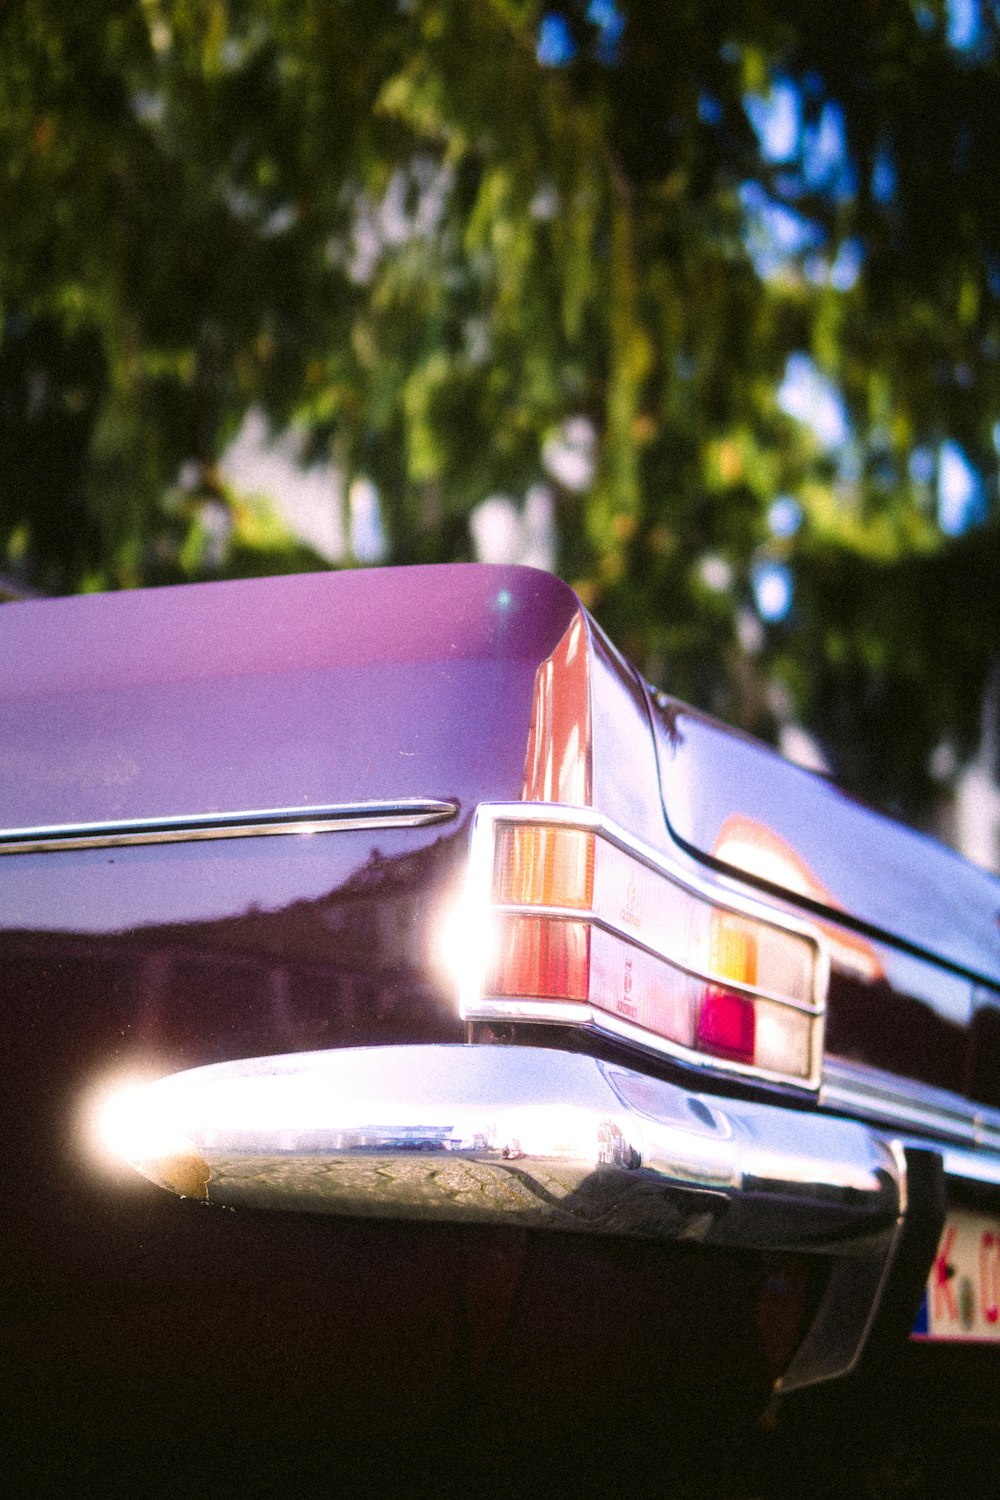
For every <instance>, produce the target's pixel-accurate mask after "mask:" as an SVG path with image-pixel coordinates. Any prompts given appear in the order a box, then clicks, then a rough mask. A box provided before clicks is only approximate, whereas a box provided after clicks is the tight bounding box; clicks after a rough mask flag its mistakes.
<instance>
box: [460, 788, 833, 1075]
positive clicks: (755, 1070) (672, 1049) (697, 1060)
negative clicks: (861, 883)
mask: <svg viewBox="0 0 1000 1500" xmlns="http://www.w3.org/2000/svg"><path fill="white" fill-rule="evenodd" d="M510 825H520V826H535V827H539V828H563V829H569V830H578V831H580V832H584V833H588V834H592V835H593V836H594V838H595V840H599V841H603V843H604V844H605V845H607V846H609V847H610V848H611V849H613V850H616V851H618V853H619V854H623V855H625V856H627V857H628V858H629V859H630V860H633V861H635V862H636V869H637V873H638V871H639V870H640V869H641V870H642V872H643V877H644V878H646V879H648V877H649V875H651V876H652V877H653V878H654V879H659V880H662V881H663V882H665V884H664V887H663V890H664V895H665V896H666V895H667V894H668V893H669V894H670V895H671V896H673V898H674V899H675V900H676V899H677V893H681V894H682V896H686V897H688V898H693V899H694V900H695V901H701V902H705V903H708V905H709V907H710V908H711V909H712V911H713V912H716V911H717V912H719V913H726V914H731V915H732V916H734V917H736V918H742V919H745V920H746V921H748V922H749V923H752V924H760V925H761V926H762V927H763V928H765V929H768V930H774V931H776V932H777V933H779V934H781V933H784V934H787V935H789V936H790V937H793V938H797V939H800V940H803V941H804V942H806V943H807V944H808V945H809V948H810V950H811V953H812V982H811V986H810V993H809V995H808V997H807V998H806V999H802V1000H799V999H794V998H792V997H789V996H787V995H782V994H778V993H775V992H774V991H773V990H768V989H763V988H760V987H758V986H757V985H755V984H749V983H741V982H737V981H735V980H729V979H726V980H725V981H724V985H725V989H726V990H727V991H731V992H732V993H733V994H734V995H736V996H745V997H746V998H747V999H748V1000H749V1001H751V1002H754V1003H755V1004H757V1003H760V1004H762V1005H764V1006H770V1007H774V1006H779V1007H785V1008H787V1009H788V1010H791V1011H796V1012H798V1013H800V1014H803V1015H805V1016H807V1017H808V1018H809V1020H808V1031H809V1038H808V1057H809V1060H808V1067H807V1069H806V1071H805V1072H804V1073H802V1074H798V1073H792V1072H786V1071H782V1070H780V1069H775V1068H770V1067H763V1066H761V1065H759V1064H757V1063H756V1062H746V1061H739V1060H736V1059H735V1058H729V1057H725V1056H720V1055H717V1054H715V1053H709V1052H706V1051H701V1050H699V1049H698V1047H697V1046H696V1045H684V1044H682V1043H681V1042H679V1041H675V1040H672V1039H670V1038H668V1037H665V1036H662V1035H660V1034H658V1033H657V1032H655V1031H652V1030H650V1029H648V1028H647V1027H646V1026H643V1025H637V1024H636V1023H635V1022H634V1021H633V1020H630V1019H628V1018H627V1017H626V1016H624V1015H622V1014H616V1013H615V1011H613V1010H611V1009H609V1008H607V1005H606V1003H605V1004H597V1003H595V999H594V996H593V994H592V992H591V995H590V997H589V998H588V999H586V1000H581V999H550V998H545V997H539V996H531V995H527V996H526V995H523V994H518V995H514V994H493V993H488V992H487V986H486V980H487V970H488V967H489V962H490V960H489V952H490V947H491V943H492V942H494V941H495V932H496V927H497V920H498V918H504V917H523V918H538V917H541V918H544V919H546V920H547V921H552V922H575V923H580V922H584V923H586V924H587V925H588V929H589V931H590V932H591V933H595V934H607V935H609V936H610V937H611V938H613V939H617V940H618V941H620V942H623V943H625V944H627V945H629V947H630V948H631V949H632V950H634V951H635V952H636V953H637V954H639V955H646V957H647V959H652V960H654V961H655V962H658V963H662V964H665V965H666V966H667V967H668V968H669V969H670V970H671V971H673V972H674V973H676V974H680V975H684V976H687V977H688V978H690V979H693V980H694V981H695V982H696V983H699V982H700V983H703V984H704V985H705V986H712V985H718V984H719V983H720V981H719V979H718V976H717V975H713V974H712V973H711V972H709V971H708V970H706V969H705V967H704V965H703V964H701V963H700V962H698V961H693V955H692V954H691V953H690V952H684V951H680V945H679V944H677V943H675V944H673V945H667V944H665V943H664V942H663V941H662V940H659V939H654V940H653V941H649V940H648V935H640V932H639V931H638V930H637V929H636V926H635V924H634V922H631V923H630V922H626V921H624V920H623V919H622V914H620V913H616V912H614V911H609V910H598V909H596V904H595V903H596V896H597V892H596V890H595V892H594V894H593V896H592V897H591V901H590V904H589V905H588V906H579V905H574V906H571V907H570V906H558V905H545V904H542V903H540V902H538V901H535V902H532V903H530V904H529V903H518V902H509V901H508V902H499V901H497V899H496V897H495V895H494V865H495V858H496V850H497V843H498V835H499V833H500V832H501V831H502V830H504V829H505V828H507V827H509V826H510ZM463 905H464V922H465V925H466V931H467V933H471V934H473V942H472V944H471V945H470V946H471V949H472V952H473V954H474V957H473V959H472V961H471V962H468V963H466V964H465V965H464V966H463V967H462V970H461V973H460V981H459V1005H460V1011H461V1015H462V1018H463V1019H464V1020H466V1021H469V1022H482V1021H485V1022H489V1021H493V1022H497V1021H499V1022H505V1023H512V1022H540V1023H547V1024H557V1025H561V1026H576V1027H581V1028H583V1029H585V1030H587V1031H590V1032H592V1033H594V1034H595V1035H598V1036H603V1037H611V1038H615V1039H617V1040H620V1041H624V1042H626V1043H628V1044H629V1045H630V1046H631V1047H638V1048H640V1049H642V1050H645V1051H647V1052H650V1053H654V1054H657V1055H660V1056H666V1057H669V1058H671V1059H674V1060H675V1061H677V1062H679V1063H682V1064H684V1065H687V1066H690V1067H693V1068H696V1069H698V1070H700V1071H703V1072H709V1073H719V1074H722V1075H729V1076H734V1075H735V1076H738V1077H742V1078H745V1079H748V1080H753V1081H754V1082H758V1083H769V1084H780V1085H782V1086H784V1087H790V1088H794V1089H797V1090H800V1091H802V1092H808V1093H815V1092H816V1091H817V1090H818V1089H819V1086H820V1082H821V1075H822V1065H823V1032H824V1021H825V1015H826V998H827V991H828V987H829V975H830V954H829V947H828V944H827V941H826V938H825V936H824V934H823V932H822V930H821V929H820V927H819V926H818V925H817V924H816V923H814V922H809V921H806V920H804V919H802V918H799V917H797V916H794V915H792V914H790V913H788V912H786V911H785V910H783V909H780V908H777V907H774V906H771V905H769V904H768V903H766V902H764V901H762V900H758V899H755V898H754V897H751V896H747V895H744V894H743V893H742V892H739V891H735V890H733V889H731V888H729V886H728V885H723V884H722V883H721V882H717V881H714V880H710V879H706V878H704V877H701V876H699V875H698V874H696V873H694V872H692V871H690V870H688V869H686V868H685V869H682V868H680V867H679V866H678V865H676V864H674V863H673V862H671V861H670V860H669V859H668V858H666V857H664V855H663V854H662V853H661V852H660V851H658V850H656V849H653V848H652V847H650V846H649V845H648V844H646V843H644V842H643V841H642V840H640V839H637V838H635V837H634V836H633V835H632V834H630V833H628V832H627V831H626V830H625V829H623V828H621V827H619V826H618V825H616V824H615V823H613V822H612V821H611V820H610V819H608V818H607V817H605V816H604V815H603V814H601V813H599V812H596V811H595V810H594V809H593V808H588V807H574V806H568V805H565V804H560V803H538V802H530V803H528V802H514V803H483V804H480V806H479V807H478V808H477V810H476V814H475V817H474V820H473V825H472V833H471V845H470V859H469V873H468V884H467V891H466V896H465V900H464V903H463Z"/></svg>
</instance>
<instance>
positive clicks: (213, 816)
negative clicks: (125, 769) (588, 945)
mask: <svg viewBox="0 0 1000 1500" xmlns="http://www.w3.org/2000/svg"><path fill="white" fill-rule="evenodd" d="M457 812H458V804H457V803H456V802H446V801H442V800H440V799H438V798H433V797H420V798H401V799H398V800H394V801H384V802H347V803H337V804H331V805H330V806H320V807H271V808H264V809H255V810H253V811H250V812H228V813H187V814H181V815H179V816H173V817H164V818H129V819H125V820H123V821H121V822H107V823H70V824H62V825H60V824H53V825H49V826H45V827H41V828H4V829H0V855H3V854H55V853H60V852H63V851H65V850H69V849H115V848H121V847H124V846H127V845H130V844H181V843H188V842H190V841H191V840H196V839H241V838H262V837H270V836H272V835H275V834H310V833H336V832H346V831H347V830H349V829H359V828H419V827H422V826H423V825H425V824H428V823H441V822H443V821H445V820H446V819H447V818H453V817H454V816H455V814H456V813H457Z"/></svg>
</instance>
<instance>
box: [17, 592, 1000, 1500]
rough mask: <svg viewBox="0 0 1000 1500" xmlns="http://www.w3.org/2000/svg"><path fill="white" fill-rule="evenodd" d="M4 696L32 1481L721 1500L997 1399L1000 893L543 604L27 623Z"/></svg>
mask: <svg viewBox="0 0 1000 1500" xmlns="http://www.w3.org/2000/svg"><path fill="white" fill-rule="evenodd" d="M0 696H2V702H3V711H2V714H0V855H3V856H4V857H3V858H2V859H0V952H2V965H0V975H2V984H3V993H4V1038H5V1041H4V1047H3V1054H2V1055H3V1099H4V1108H5V1111H6V1128H5V1132H4V1166H3V1186H4V1199H5V1204H6V1211H5V1219H6V1229H7V1236H6V1237H7V1246H6V1248H5V1250H4V1253H3V1256H2V1258H0V1277H2V1282H3V1320H2V1329H0V1368H2V1371H3V1386H4V1389H3V1409H4V1412H5V1426H6V1429H7V1436H6V1439H5V1442H6V1444H7V1445H8V1449H9V1455H8V1466H9V1467H8V1469H7V1472H11V1473H12V1472H14V1471H15V1468H16V1472H18V1473H19V1475H20V1476H21V1483H22V1484H27V1486H28V1489H29V1490H30V1489H31V1487H32V1486H34V1488H35V1489H37V1490H38V1491H39V1492H42V1491H46V1487H48V1488H49V1489H51V1490H52V1492H59V1493H61V1492H67V1493H68V1492H74V1493H75V1492H76V1490H77V1489H82V1488H84V1487H85V1486H84V1480H83V1477H82V1476H84V1475H87V1476H90V1478H92V1479H93V1478H95V1477H96V1478H97V1479H99V1481H100V1483H101V1484H102V1486H103V1488H104V1490H105V1492H108V1489H109V1486H113V1484H114V1483H117V1482H120V1483H121V1484H122V1485H123V1486H124V1487H125V1488H126V1489H127V1490H128V1492H129V1493H136V1494H138V1493H164V1494H172V1493H175V1492H177V1493H180V1492H183V1493H185V1494H190V1493H193V1492H194V1491H193V1489H192V1485H193V1483H194V1481H195V1479H198V1480H203V1481H204V1482H205V1483H206V1485H207V1487H208V1488H209V1489H212V1492H213V1493H221V1492H223V1490H224V1489H225V1486H226V1485H232V1486H233V1487H234V1491H235V1492H238V1493H241V1494H243V1493H250V1492H251V1491H253V1487H254V1485H255V1484H259V1485H260V1486H261V1492H262V1493H264V1492H266V1493H275V1492H279V1491H280V1488H281V1486H280V1483H279V1482H278V1480H276V1478H275V1476H276V1475H281V1476H284V1478H285V1479H287V1480H288V1483H289V1485H291V1483H292V1479H291V1477H290V1476H293V1475H297V1476H298V1478H297V1479H296V1481H295V1482H296V1484H298V1485H299V1486H300V1487H301V1484H302V1483H304V1482H305V1480H306V1479H312V1480H315V1481H316V1482H317V1484H318V1485H319V1486H320V1487H323V1488H324V1489H325V1491H326V1492H329V1490H330V1486H332V1485H333V1484H334V1482H335V1481H336V1482H339V1483H341V1484H343V1485H347V1487H350V1485H349V1482H348V1481H349V1479H351V1477H352V1476H353V1480H356V1482H357V1484H358V1485H359V1486H360V1485H361V1484H362V1483H364V1484H365V1485H366V1486H368V1488H369V1489H370V1488H371V1487H372V1486H373V1484H374V1485H375V1486H376V1487H377V1483H378V1478H379V1476H381V1478H382V1479H383V1480H385V1481H386V1482H387V1483H388V1479H389V1476H391V1475H393V1474H397V1475H398V1474H399V1473H400V1472H405V1474H406V1475H407V1480H406V1489H407V1492H409V1493H418V1492H420V1490H421V1485H425V1487H426V1488H427V1492H428V1493H441V1492H442V1480H441V1477H440V1476H441V1474H442V1472H443V1469H442V1464H443V1463H445V1461H447V1463H448V1464H449V1465H457V1466H458V1467H457V1470H456V1471H455V1472H462V1473H467V1474H471V1473H472V1472H473V1471H474V1470H475V1472H476V1473H477V1476H478V1477H477V1479H476V1484H477V1485H478V1487H479V1491H480V1493H485V1492H489V1491H490V1485H492V1486H493V1489H494V1490H496V1491H503V1492H505V1493H506V1492H508V1491H510V1492H512V1493H521V1492H524V1493H529V1492H530V1493H537V1492H540V1491H541V1490H542V1489H544V1488H546V1487H549V1488H551V1487H552V1482H551V1481H552V1475H553V1474H556V1473H559V1474H563V1475H565V1474H566V1473H567V1472H568V1471H569V1469H570V1468H573V1469H574V1472H576V1474H577V1476H578V1480H577V1492H580V1493H582V1492H583V1491H584V1489H585V1488H586V1484H585V1482H584V1481H587V1482H590V1481H592V1482H593V1483H594V1484H595V1485H597V1484H598V1483H604V1482H605V1481H606V1479H607V1476H608V1474H609V1473H611V1474H613V1475H615V1476H616V1477H617V1478H619V1479H620V1478H621V1477H622V1476H623V1475H625V1474H627V1473H628V1472H630V1466H632V1468H635V1472H639V1471H640V1470H639V1469H638V1468H636V1467H635V1466H637V1465H641V1466H642V1467H643V1468H644V1467H645V1466H646V1465H647V1464H649V1463H652V1462H654V1461H655V1463H656V1464H657V1465H659V1468H658V1472H659V1473H660V1474H661V1475H665V1474H666V1473H668V1472H670V1473H674V1474H677V1475H680V1474H681V1473H682V1472H694V1473H696V1475H697V1476H698V1485H699V1493H705V1492H706V1491H707V1488H708V1487H709V1480H710V1472H709V1471H710V1470H711V1463H710V1462H709V1459H708V1457H707V1453H708V1439H709V1438H710V1439H711V1444H712V1445H713V1451H714V1450H715V1449H717V1450H718V1451H719V1452H720V1453H722V1452H725V1451H728V1448H727V1445H729V1440H730V1438H733V1436H734V1435H735V1434H737V1433H741V1432H746V1431H748V1430H750V1429H752V1428H754V1424H757V1425H758V1427H759V1426H760V1424H761V1422H763V1426H764V1428H765V1429H767V1428H768V1426H769V1427H770V1428H771V1429H773V1428H774V1427H775V1426H776V1425H779V1426H780V1424H781V1423H782V1422H784V1421H786V1418H785V1416H784V1415H783V1414H784V1413H785V1412H787V1411H793V1412H794V1411H799V1412H803V1411H804V1412H806V1413H807V1417H806V1419H805V1420H804V1421H800V1429H801V1430H804V1431H805V1432H806V1433H807V1434H809V1435H810V1441H812V1440H814V1438H815V1430H816V1429H815V1428H814V1427H813V1425H812V1423H813V1420H814V1417H813V1415H811V1414H814V1413H815V1412H816V1411H817V1410H818V1407H816V1405H815V1404H813V1405H812V1406H810V1405H809V1402H810V1400H811V1399H812V1397H811V1395H810V1393H811V1392H813V1391H817V1392H828V1393H835V1392H846V1391H848V1390H850V1389H852V1388H855V1387H857V1383H858V1381H859V1380H863V1378H864V1374H865V1371H866V1370H874V1371H876V1372H877V1371H879V1370H885V1368H886V1365H885V1360H886V1358H887V1357H888V1356H891V1357H892V1358H893V1359H904V1360H906V1361H908V1362H909V1365H908V1368H912V1369H913V1370H916V1371H918V1377H917V1378H918V1380H919V1378H921V1377H919V1371H921V1370H923V1371H924V1372H925V1376H926V1380H927V1381H930V1382H932V1383H934V1384H935V1389H936V1390H937V1391H938V1392H940V1391H941V1390H944V1391H945V1393H946V1394H947V1393H948V1392H951V1393H954V1392H955V1390H956V1389H957V1388H958V1387H957V1382H960V1381H962V1380H964V1381H965V1384H966V1386H968V1385H969V1383H970V1382H969V1380H968V1379H967V1378H966V1377H967V1375H968V1374H969V1372H971V1384H976V1383H977V1382H978V1384H979V1386H980V1387H981V1388H982V1389H983V1390H985V1391H986V1392H987V1395H988V1397H989V1399H988V1401H987V1405H990V1404H991V1403H992V1402H993V1401H994V1398H995V1394H996V1390H997V1375H998V1373H1000V1363H998V1362H997V1361H996V1358H995V1356H996V1348H995V1345H996V1342H997V1340H998V1339H1000V927H998V918H1000V884H998V882H997V881H996V880H995V879H994V878H992V877H991V876H989V875H987V874H985V873H984V872H982V871H980V870H978V869H976V868H973V867H972V866H970V865H967V864H966V863H964V862H963V861H962V860H961V859H960V858H958V857H957V856H956V855H954V854H953V853H951V852H950V851H948V850H946V849H944V848H943V847H941V846H939V845H937V844H936V843H934V842H933V841H931V840H929V839H927V838H925V837H923V836H921V835H919V834H917V833H915V832H913V831H912V830H910V829H907V828H905V827H903V826H901V825H898V824H896V823H894V822H892V821H890V820H888V819H887V818H885V817H883V816H881V815H879V814H877V813H876V812H873V811H872V810H870V809H869V808H867V807H865V806H863V805H862V804H861V803H859V802H858V801H856V800H854V799H852V798H850V797H848V796H846V795H845V794H843V793H842V792H840V791H839V790H838V789H837V788H836V787H835V786H834V785H833V784H832V783H831V782H829V781H828V780H826V779H823V778H821V777H818V776H816V775H813V774H811V773H809V772H807V771H804V770H802V769H800V768H799V767H797V766H794V765H792V764H790V763H788V762H786V761H784V760H782V759H781V758H780V757H779V756H778V755H776V754H775V753H774V752H773V751H771V750H770V749H768V748H766V747H765V746H762V745H760V744H758V743H756V742H754V741H752V740H750V739H748V738H746V737H744V736H742V735H741V734H738V733H736V732H734V731H732V730H729V729H727V728H725V727H724V726H722V725H721V724H719V723H717V722H714V721H713V720H711V719H710V718H708V717H706V716H705V715H704V714H702V713H700V712H696V711H695V710H693V709H691V708H687V707H685V706H684V705H683V704H681V703H679V702H677V701H675V700H673V699H672V698H670V697H668V696H666V695H664V694H663V693H660V692H657V691H654V690H652V689H651V688H650V687H649V686H648V685H647V684H646V683H645V682H644V681H643V680H642V679H641V677H640V676H639V674H638V673H637V672H636V671H635V670H634V669H633V668H632V667H631V666H630V665H629V664H628V663H627V662H626V661H625V660H624V659H623V658H622V657H621V656H620V655H619V654H618V653H617V652H616V650H615V649H614V647H613V646H612V645H611V644H610V643H609V642H608V640H607V639H606V637H605V636H604V635H603V634H602V632H601V630H600V629H599V627H598V626H597V625H596V624H595V622H594V620H593V619H592V618H591V617H590V616H589V615H588V613H587V612H586V610H585V609H584V608H583V607H582V605H581V604H580V602H579V601H578V599H577V598H576V596H575V595H574V594H573V592H572V591H571V590H570V589H569V588H568V587H567V586H566V585H565V584H563V583H562V582H560V581H559V580H557V579H556V578H554V577H552V576H550V575H548V574H544V573H540V572H536V571H533V570H530V569H524V568H515V567H510V568H507V567H485V566H471V565H455V566H449V567H440V568H423V567H417V568H408V569H399V570H392V569H372V570H364V571H361V572H343V573H330V574H322V575H311V576H297V577H288V578H283V579H276V580H255V581H246V582H227V583H216V584H202V585H193V586H188V587H180V588H171V589H161V590H154V591H149V592H143V593H134V594H116V595H106V596H88V597H80V598H72V599H57V600H44V601H29V602H22V603H14V604H9V605H7V606H5V607H3V608H2V609H0ZM991 1344H992V1345H993V1346H994V1347H990V1346H991ZM949 1360H950V1361H951V1363H950V1364H949V1363H948V1361H949ZM922 1361H923V1363H921V1362H922ZM928 1361H931V1363H928ZM934 1361H936V1363H934ZM928 1370H929V1371H930V1372H931V1373H930V1374H929V1375H926V1372H927V1371H928ZM879 1378H882V1377H879ZM852 1381H853V1382H854V1387H852ZM990 1392H992V1393H993V1394H992V1396H990V1395H989V1393H990ZM837 1399H838V1400H843V1401H844V1402H847V1397H846V1396H844V1397H841V1396H839V1395H838V1397H837ZM907 1399H909V1398H907ZM962 1399H963V1400H964V1399H965V1395H963V1397H962ZM843 1409H844V1410H848V1409H849V1402H847V1405H845V1406H844V1407H843ZM787 1420H788V1422H790V1423H791V1426H792V1427H794V1421H793V1419H787ZM949 1420H951V1418H949ZM685 1455H686V1457H687V1459H692V1455H695V1456H694V1458H693V1461H692V1463H691V1464H690V1465H689V1467H688V1469H687V1470H685V1463H684V1461H685ZM501 1457H502V1459H503V1461H502V1462H501ZM477 1465H478V1468H477V1467H476V1466H477ZM526 1465H527V1466H529V1467H528V1468H526V1467H525V1466H526ZM10 1466H13V1467H10ZM463 1466H465V1467H463ZM529 1472H530V1474H531V1475H532V1476H533V1483H532V1485H528V1484H526V1483H525V1484H524V1487H523V1490H522V1488H521V1484H522V1481H523V1480H524V1476H525V1474H527V1473H529ZM546 1474H547V1475H548V1476H549V1478H548V1480H545V1482H544V1483H543V1478H544V1476H545V1475H546ZM484 1475H485V1478H484ZM580 1476H582V1478H581V1477H580ZM678 1482H680V1480H678ZM213 1486H214V1488H213ZM484 1486H485V1488H484ZM504 1486H506V1487H507V1488H506V1489H504ZM792 1492H793V1493H795V1492H798V1491H797V1488H796V1485H794V1484H793V1485H792Z"/></svg>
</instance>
